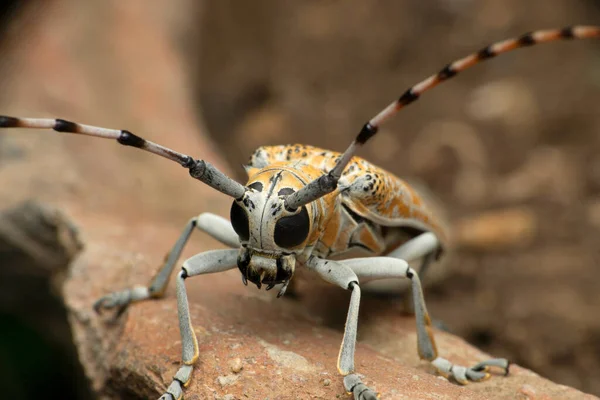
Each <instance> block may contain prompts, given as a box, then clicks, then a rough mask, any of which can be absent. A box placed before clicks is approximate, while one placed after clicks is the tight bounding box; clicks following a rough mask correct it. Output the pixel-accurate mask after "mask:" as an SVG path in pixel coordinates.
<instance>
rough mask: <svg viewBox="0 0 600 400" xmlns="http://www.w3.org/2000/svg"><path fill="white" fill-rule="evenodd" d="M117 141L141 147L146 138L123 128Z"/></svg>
mask: <svg viewBox="0 0 600 400" xmlns="http://www.w3.org/2000/svg"><path fill="white" fill-rule="evenodd" d="M117 142H119V143H121V144H122V145H123V146H132V147H143V146H144V144H145V143H146V140H145V139H142V138H141V137H139V136H137V135H134V134H133V133H131V132H129V131H125V130H123V131H121V134H120V135H119V138H118V139H117Z"/></svg>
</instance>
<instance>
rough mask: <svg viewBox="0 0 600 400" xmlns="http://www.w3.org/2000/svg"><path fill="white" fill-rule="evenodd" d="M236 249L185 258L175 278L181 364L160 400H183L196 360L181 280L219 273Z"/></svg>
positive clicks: (233, 257) (229, 264)
mask: <svg viewBox="0 0 600 400" xmlns="http://www.w3.org/2000/svg"><path fill="white" fill-rule="evenodd" d="M237 256H238V250H232V249H230V250H212V251H207V252H205V253H201V254H197V255H195V256H193V257H191V258H189V259H187V260H186V261H185V262H184V263H183V266H182V268H181V272H180V273H179V274H178V275H177V282H176V285H177V286H176V292H177V315H178V318H179V332H180V334H181V348H182V356H181V358H182V361H183V365H182V366H181V368H179V370H178V371H177V373H176V374H175V376H174V377H173V381H172V382H171V384H170V385H169V387H168V388H167V391H166V392H165V394H163V395H162V396H161V397H160V400H179V399H181V398H182V397H183V388H184V387H185V386H187V385H188V384H189V383H190V380H191V378H192V371H193V364H194V363H195V362H196V360H197V359H198V355H199V351H198V340H197V339H196V334H195V333H194V328H193V326H192V320H191V318H190V310H189V305H188V300H187V293H186V290H185V279H186V278H189V277H191V276H195V275H201V274H211V273H215V272H223V271H227V270H229V269H232V268H234V267H235V266H236V265H237Z"/></svg>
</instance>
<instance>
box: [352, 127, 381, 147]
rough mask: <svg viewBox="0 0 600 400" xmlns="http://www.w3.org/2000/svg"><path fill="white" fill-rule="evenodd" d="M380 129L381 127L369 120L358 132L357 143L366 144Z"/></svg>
mask: <svg viewBox="0 0 600 400" xmlns="http://www.w3.org/2000/svg"><path fill="white" fill-rule="evenodd" d="M378 130H379V128H377V127H376V126H373V125H371V124H370V123H368V122H367V123H366V124H364V126H363V127H362V129H361V130H360V132H359V133H358V136H356V143H358V144H365V143H366V141H367V140H369V139H371V138H372V137H373V136H375V134H376V133H377V131H378Z"/></svg>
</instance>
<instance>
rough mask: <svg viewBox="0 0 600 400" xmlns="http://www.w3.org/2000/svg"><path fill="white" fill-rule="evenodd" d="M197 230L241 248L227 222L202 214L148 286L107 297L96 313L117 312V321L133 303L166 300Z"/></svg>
mask: <svg viewBox="0 0 600 400" xmlns="http://www.w3.org/2000/svg"><path fill="white" fill-rule="evenodd" d="M194 228H198V229H200V230H202V231H204V232H206V233H208V234H209V235H210V236H212V237H213V238H215V239H217V240H218V241H220V242H221V243H224V244H226V245H228V246H231V247H239V246H240V242H239V239H238V236H237V234H236V233H235V231H234V230H233V227H232V226H231V223H230V222H229V221H228V220H227V219H225V218H223V217H220V216H218V215H215V214H211V213H202V214H200V215H199V216H197V217H194V218H192V219H190V220H189V222H188V223H187V224H186V226H185V228H184V229H183V232H182V233H181V235H180V236H179V239H177V241H176V242H175V245H173V248H172V249H171V251H170V252H169V253H168V254H167V256H166V257H165V261H164V262H165V263H164V265H163V266H161V267H160V269H159V270H158V272H157V273H156V275H155V276H154V277H153V278H152V280H151V281H150V284H149V285H148V286H136V287H133V288H130V289H125V290H122V291H119V292H114V293H110V294H107V295H106V296H103V297H101V298H100V299H98V300H97V301H96V302H95V303H94V310H96V312H100V311H101V310H103V309H110V308H117V310H118V311H117V314H116V317H118V316H119V315H121V314H122V313H123V312H124V311H125V309H126V308H127V306H128V305H129V304H131V303H134V302H137V301H141V300H146V299H156V298H160V297H162V296H163V295H164V293H165V289H166V288H167V285H168V284H169V279H170V277H171V272H173V267H174V266H175V263H176V262H177V260H178V259H179V257H180V256H181V252H182V251H183V248H184V246H185V244H186V243H187V241H188V239H189V238H190V235H191V234H192V231H193V230H194Z"/></svg>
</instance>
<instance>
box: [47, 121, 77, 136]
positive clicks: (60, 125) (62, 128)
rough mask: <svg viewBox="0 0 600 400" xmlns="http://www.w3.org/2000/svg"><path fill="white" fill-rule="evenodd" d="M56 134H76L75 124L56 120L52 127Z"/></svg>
mask: <svg viewBox="0 0 600 400" xmlns="http://www.w3.org/2000/svg"><path fill="white" fill-rule="evenodd" d="M52 129H54V130H55V131H57V132H73V133H77V131H78V130H79V129H78V128H77V124H76V123H75V122H71V121H67V120H64V119H57V120H56V121H55V122H54V126H53V127H52Z"/></svg>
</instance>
